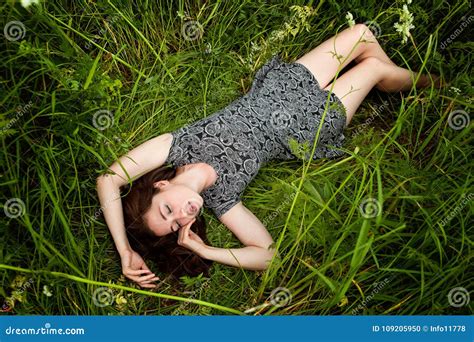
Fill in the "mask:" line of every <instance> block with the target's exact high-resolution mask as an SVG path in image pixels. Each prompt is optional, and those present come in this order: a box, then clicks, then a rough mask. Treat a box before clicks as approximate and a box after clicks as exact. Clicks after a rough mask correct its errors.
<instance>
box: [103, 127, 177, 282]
mask: <svg viewBox="0 0 474 342" xmlns="http://www.w3.org/2000/svg"><path fill="white" fill-rule="evenodd" d="M171 142H172V135H171V134H170V133H165V134H162V135H160V136H157V137H155V138H153V139H150V140H148V141H146V142H144V143H143V144H141V145H139V146H137V147H136V148H134V149H133V150H131V151H129V152H128V153H127V154H125V155H124V156H122V157H120V158H119V159H118V161H116V162H114V163H113V164H112V165H111V166H110V167H109V170H111V171H112V172H113V174H110V175H109V174H103V175H101V176H99V177H98V178H97V193H98V196H99V201H100V204H101V211H102V212H103V214H104V218H105V221H106V223H107V226H108V228H109V230H110V233H111V234H112V238H113V240H114V243H115V246H116V247H117V250H118V252H119V254H120V256H121V257H122V259H123V257H124V255H127V257H128V258H130V259H129V260H128V259H127V260H128V263H129V264H130V263H131V264H132V265H131V267H132V268H133V266H135V268H136V267H138V268H140V266H139V265H140V264H143V265H142V268H143V269H148V268H147V267H146V265H144V263H143V260H142V259H141V257H140V256H138V255H136V254H133V255H132V256H131V257H130V252H133V251H132V249H131V247H130V244H129V241H128V239H127V235H126V233H125V224H124V218H123V211H122V201H121V197H120V187H121V186H123V185H125V184H127V183H128V180H129V179H130V180H134V179H136V178H139V177H140V176H142V175H144V174H146V173H147V172H149V171H152V170H154V169H156V168H158V167H160V166H162V165H163V164H164V162H165V161H166V159H167V157H168V154H169V149H170V146H171ZM122 266H123V263H122ZM139 273H140V272H139V271H135V272H129V274H130V275H138V274H139ZM141 273H143V272H141ZM129 278H130V279H132V280H135V281H138V280H137V279H138V278H137V277H132V276H129Z"/></svg>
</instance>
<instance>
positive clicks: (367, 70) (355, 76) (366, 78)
mask: <svg viewBox="0 0 474 342" xmlns="http://www.w3.org/2000/svg"><path fill="white" fill-rule="evenodd" d="M383 64H386V63H384V62H382V61H380V60H379V59H378V58H376V57H367V58H365V59H364V60H362V61H361V62H360V63H358V64H357V65H355V66H354V67H352V68H350V69H349V70H347V71H346V72H345V73H344V74H343V75H342V76H341V77H339V78H337V79H336V80H335V81H334V82H335V83H334V82H333V83H334V88H333V89H332V92H333V93H334V94H336V96H337V97H338V98H339V99H340V100H341V102H342V104H343V105H344V107H345V109H346V113H347V117H346V126H347V125H349V122H350V121H351V119H352V117H353V116H354V113H355V112H356V110H357V108H359V106H360V104H361V103H362V101H363V100H364V99H365V97H366V96H367V94H368V93H369V92H370V90H371V89H372V88H373V87H374V86H375V85H376V84H377V83H379V82H380V81H382V80H383V79H384V77H385V75H386V68H384V67H383ZM331 86H332V83H331V84H329V85H328V86H327V87H325V88H324V90H330V89H331Z"/></svg>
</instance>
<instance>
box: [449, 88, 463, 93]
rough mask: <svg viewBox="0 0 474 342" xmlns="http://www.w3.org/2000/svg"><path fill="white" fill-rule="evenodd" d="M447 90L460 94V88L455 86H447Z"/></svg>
mask: <svg viewBox="0 0 474 342" xmlns="http://www.w3.org/2000/svg"><path fill="white" fill-rule="evenodd" d="M449 90H450V91H451V92H453V93H455V94H457V95H459V94H461V90H460V89H459V88H456V87H452V86H451V87H449Z"/></svg>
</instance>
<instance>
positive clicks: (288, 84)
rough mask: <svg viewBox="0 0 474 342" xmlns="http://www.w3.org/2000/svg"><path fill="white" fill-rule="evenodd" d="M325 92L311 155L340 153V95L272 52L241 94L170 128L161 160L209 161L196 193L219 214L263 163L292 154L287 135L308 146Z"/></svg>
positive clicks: (175, 162)
mask: <svg viewBox="0 0 474 342" xmlns="http://www.w3.org/2000/svg"><path fill="white" fill-rule="evenodd" d="M328 94H329V105H328V106H327V107H328V109H327V113H326V116H325V119H324V123H323V126H322V128H321V132H320V135H319V141H318V144H317V146H316V151H315V154H314V156H313V159H320V158H335V157H339V156H342V155H343V154H344V152H343V151H341V150H337V149H335V148H338V147H341V146H342V145H343V142H344V140H345V137H344V134H343V129H344V128H345V125H346V109H345V108H344V106H343V104H342V102H341V101H340V99H339V98H338V97H337V96H336V95H335V94H334V93H332V92H330V91H329V90H323V89H321V88H320V86H319V84H318V82H317V80H316V78H315V77H314V75H313V74H312V73H311V72H310V71H309V70H308V69H307V68H306V67H305V66H304V65H302V64H300V63H296V62H292V63H287V62H285V61H283V60H282V59H281V58H280V56H279V55H274V56H273V57H272V58H271V59H270V60H269V61H267V62H266V63H265V65H263V66H262V67H261V68H260V69H259V70H258V72H257V73H256V75H255V78H254V81H253V83H252V86H251V89H250V91H249V92H248V93H247V94H245V95H243V96H242V97H240V98H238V99H237V100H235V101H233V102H232V103H231V104H230V105H228V106H227V107H225V108H223V109H221V110H219V111H217V112H216V113H214V114H212V115H210V116H207V117H205V118H203V119H201V120H198V121H196V122H194V123H192V124H190V125H187V126H184V127H181V128H179V129H177V130H175V131H173V132H171V134H172V135H173V141H172V144H171V148H170V152H169V155H168V158H167V160H166V163H167V164H171V165H172V166H174V167H179V166H182V165H185V164H191V163H198V162H205V163H207V164H209V165H211V166H212V167H213V168H214V169H215V170H216V172H217V175H218V177H217V180H216V182H215V183H214V184H213V185H212V186H211V187H209V188H207V189H206V190H204V191H203V192H202V193H201V196H202V197H203V200H204V206H205V207H207V208H210V209H211V210H212V211H213V212H214V214H215V215H216V216H217V217H220V216H222V215H223V214H224V213H225V212H227V211H228V210H229V209H230V208H232V207H233V206H234V205H235V204H237V203H238V202H239V201H240V198H241V196H242V193H243V192H244V190H245V188H246V187H247V185H248V184H249V183H250V181H251V180H252V179H253V178H254V177H255V176H256V175H257V173H258V170H259V168H260V167H261V166H262V165H263V164H265V163H266V162H268V161H270V160H272V159H280V160H288V159H295V158H296V156H295V154H293V152H292V149H291V148H290V145H289V140H290V139H291V138H294V139H296V141H297V142H299V143H304V142H305V141H306V142H309V146H310V148H312V146H313V143H314V139H315V137H316V132H317V130H318V127H319V124H320V122H321V117H322V114H323V113H324V110H325V103H326V99H327V97H328ZM333 147H335V148H333ZM307 157H308V158H309V155H307Z"/></svg>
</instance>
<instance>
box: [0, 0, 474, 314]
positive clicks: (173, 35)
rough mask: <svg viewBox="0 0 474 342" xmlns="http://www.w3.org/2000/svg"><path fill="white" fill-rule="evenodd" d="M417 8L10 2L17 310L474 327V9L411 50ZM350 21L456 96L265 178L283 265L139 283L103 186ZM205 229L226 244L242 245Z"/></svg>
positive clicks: (0, 114)
mask: <svg viewBox="0 0 474 342" xmlns="http://www.w3.org/2000/svg"><path fill="white" fill-rule="evenodd" d="M404 3H405V2H400V1H397V2H395V3H392V1H387V0H380V1H363V2H362V1H346V0H344V1H321V2H316V1H314V2H313V1H309V2H302V1H295V2H291V1H281V2H280V1H245V2H244V1H186V2H185V1H182V0H179V1H173V2H172V5H171V1H170V2H167V1H157V2H155V1H110V2H108V1H97V2H94V1H74V2H73V1H41V2H40V4H39V5H31V6H30V7H27V8H23V7H22V6H21V4H20V3H14V2H13V1H11V0H7V1H6V3H2V5H0V6H1V7H0V13H1V18H2V28H4V30H3V36H2V37H1V39H0V45H1V51H2V53H1V55H0V61H1V73H0V75H1V80H0V91H1V99H0V101H1V102H0V129H1V134H0V139H1V140H0V141H1V144H2V149H1V152H0V167H1V169H0V175H1V179H0V185H1V198H0V200H1V203H2V206H3V207H4V209H5V210H4V212H2V215H1V216H0V236H1V242H0V278H1V287H0V301H1V302H0V304H3V305H2V311H3V312H4V314H22V315H24V314H48V315H53V314H57V315H64V314H79V315H92V314H99V315H102V314H103V315H135V314H137V315H157V314H167V315H168V314H169V315H181V314H192V315H194V314H200V315H208V314H225V315H227V314H245V311H246V310H249V309H250V310H249V311H247V314H249V315H283V314H291V315H296V314H300V315H308V314H317V315H330V314H349V315H366V314H395V315H400V314H404V315H412V314H430V315H438V314H472V313H473V312H474V309H473V308H474V306H473V304H472V301H471V302H469V301H468V300H469V292H470V291H472V290H473V280H474V271H473V267H472V264H473V262H474V249H473V237H474V227H473V219H472V213H473V202H472V199H473V196H474V195H473V192H474V190H473V182H472V166H473V162H472V161H473V153H472V140H473V139H472V124H471V123H470V122H469V119H470V118H469V115H470V111H471V109H472V107H473V104H472V98H473V88H472V55H473V53H472V52H473V43H472V42H470V41H469V38H468V34H469V32H471V33H472V28H473V23H472V21H473V20H474V17H473V12H472V8H471V4H470V3H469V2H468V1H460V0H457V1H451V2H449V3H448V2H446V1H428V2H419V1H413V2H412V3H410V4H408V5H407V8H408V10H409V11H410V12H411V13H412V14H413V18H414V20H413V25H414V28H411V30H410V32H411V36H410V37H408V40H407V42H406V43H403V41H402V39H403V36H402V35H401V34H400V33H399V32H397V30H396V28H395V27H394V24H395V23H396V22H399V20H400V14H401V13H402V6H403V4H404ZM293 5H297V6H311V8H312V10H313V11H312V12H311V13H310V12H304V11H302V10H301V9H302V7H299V8H300V10H298V8H295V7H293V8H292V7H291V6H293ZM348 11H349V12H351V14H352V15H353V18H354V20H355V22H356V23H363V22H367V21H369V20H370V21H372V24H371V27H372V28H373V29H374V30H375V31H376V34H377V39H378V40H379V41H380V43H381V44H382V46H383V47H384V49H385V50H386V52H387V54H388V55H389V56H390V57H391V58H392V59H393V60H394V61H395V62H396V63H397V64H398V65H400V66H404V67H406V68H410V69H412V70H416V71H419V70H422V71H423V72H432V73H436V74H439V75H441V76H442V77H443V78H444V80H445V81H446V82H449V84H448V85H447V86H446V87H444V88H441V89H432V88H427V89H423V90H415V89H413V90H411V91H409V92H405V93H396V94H387V93H382V92H379V91H377V90H373V91H372V92H371V93H370V94H369V96H368V97H367V99H366V100H365V101H364V102H363V104H362V105H361V107H360V108H359V110H358V112H357V113H356V115H355V117H354V119H353V121H352V122H351V124H350V125H349V127H348V128H347V129H346V131H345V135H346V145H345V149H346V150H347V152H348V157H346V158H339V159H336V160H320V161H318V162H313V163H311V164H308V163H307V162H305V161H304V160H294V161H275V162H272V163H270V164H267V165H266V166H265V167H264V168H262V169H261V171H260V173H259V175H258V176H257V178H256V179H255V180H254V181H252V183H251V185H250V186H249V187H248V189H247V190H246V192H245V194H244V197H243V201H244V203H245V205H246V206H247V207H248V208H249V209H250V210H252V211H253V212H254V213H255V214H256V215H257V217H259V218H260V220H261V221H262V222H264V223H265V225H266V227H267V229H268V230H269V232H270V233H271V234H272V236H273V238H274V239H275V241H276V245H277V246H278V250H279V252H280V255H281V258H280V259H278V260H274V263H273V264H272V266H271V267H270V268H269V269H268V270H266V271H262V272H253V271H246V270H239V269H237V268H233V267H229V266H225V265H219V264H214V266H213V268H212V270H211V277H209V278H206V277H197V278H187V279H186V278H185V279H181V280H180V281H179V282H174V281H172V280H171V279H165V281H163V282H161V283H160V287H159V289H158V290H155V291H146V290H143V289H141V288H139V287H138V286H137V285H135V284H134V283H133V282H131V281H127V280H126V279H124V277H123V276H122V275H121V265H120V258H119V255H118V253H117V252H116V250H115V246H114V244H113V241H112V238H111V236H110V233H109V231H108V228H107V226H106V225H105V222H104V219H103V217H102V216H101V215H100V214H101V210H100V204H99V201H98V197H97V193H96V188H95V185H96V184H95V179H96V177H97V176H98V175H99V174H100V173H102V172H103V171H104V170H106V168H107V167H108V166H109V165H111V164H112V163H113V161H114V160H116V159H117V158H118V157H119V156H121V155H123V154H124V153H126V152H127V151H128V150H130V149H131V148H133V147H135V146H137V145H139V144H140V143H142V142H144V141H146V140H148V139H150V138H152V137H154V136H156V135H159V134H161V133H165V132H170V131H172V130H174V129H177V128H178V127H181V126H182V125H185V124H188V123H191V122H193V121H195V120H198V119H200V118H202V117H205V116H208V115H210V114H212V113H213V112H215V111H217V110H219V109H221V108H223V107H225V106H226V105H227V104H229V103H230V102H231V101H233V100H234V99H236V98H238V97H239V96H241V95H243V94H244V93H246V92H247V91H248V90H249V88H250V85H251V82H252V80H253V76H254V75H255V72H256V70H258V68H259V67H260V66H261V65H263V63H265V61H267V60H268V58H270V56H271V55H273V54H274V53H279V54H280V55H281V56H283V57H284V58H286V59H287V60H291V61H293V60H295V59H297V58H298V57H300V56H302V55H303V54H304V53H306V52H308V51H309V50H310V49H312V48H314V47H315V46H317V45H318V44H319V43H321V42H322V41H323V40H325V39H327V38H329V37H330V36H332V35H334V34H335V33H336V32H337V31H340V30H342V29H344V28H346V27H348V20H347V19H346V18H345V16H346V13H347V12H348ZM12 22H13V24H12ZM7 25H8V26H9V27H8V29H7V28H6V26H7ZM12 25H13V27H12ZM204 215H205V218H206V221H207V222H208V236H209V240H210V243H211V245H214V246H217V247H240V244H239V241H238V240H237V239H236V238H235V237H233V235H232V234H231V232H230V231H229V230H228V229H227V228H226V227H225V226H223V225H220V224H219V221H218V220H217V219H216V218H215V217H214V216H213V215H212V213H211V212H209V211H207V210H206V211H205V212H204ZM150 266H151V267H152V268H153V270H154V271H157V272H158V274H159V270H157V269H155V268H154V267H153V265H150ZM162 279H163V277H162ZM252 308H253V309H252Z"/></svg>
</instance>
